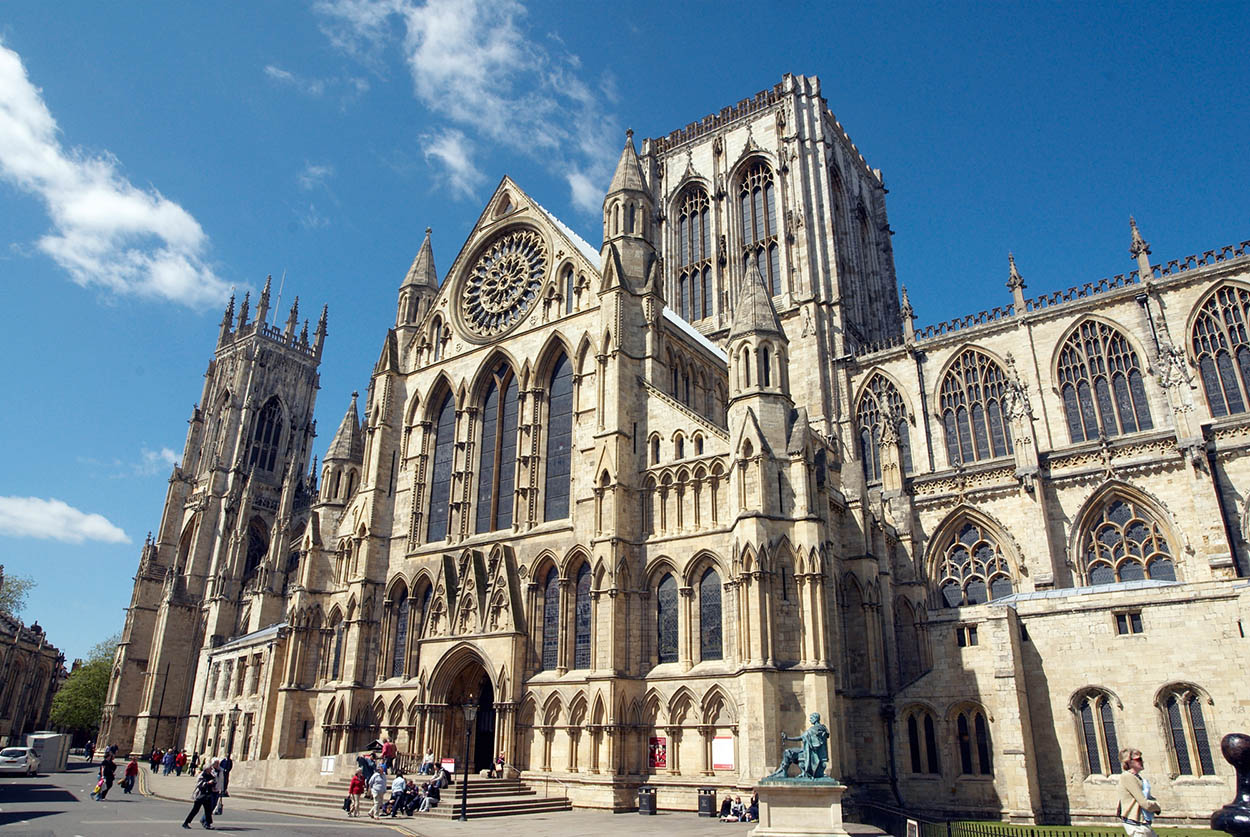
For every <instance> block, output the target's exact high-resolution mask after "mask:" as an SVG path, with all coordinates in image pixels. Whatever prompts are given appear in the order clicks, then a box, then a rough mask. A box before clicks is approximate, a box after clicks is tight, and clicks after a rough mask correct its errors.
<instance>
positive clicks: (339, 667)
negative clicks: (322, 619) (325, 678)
mask: <svg viewBox="0 0 1250 837" xmlns="http://www.w3.org/2000/svg"><path fill="white" fill-rule="evenodd" d="M345 633H346V630H345V629H344V626H343V623H342V622H339V623H338V624H337V625H335V626H334V663H333V665H331V666H330V679H331V680H342V679H343V636H344V634H345Z"/></svg>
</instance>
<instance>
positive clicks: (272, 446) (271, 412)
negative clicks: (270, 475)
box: [248, 397, 282, 471]
mask: <svg viewBox="0 0 1250 837" xmlns="http://www.w3.org/2000/svg"><path fill="white" fill-rule="evenodd" d="M281 442H282V404H281V403H280V402H279V401H278V399H277V398H276V397H274V398H270V399H269V401H268V402H266V404H265V406H264V408H263V409H262V410H261V411H260V415H259V416H257V418H256V430H255V432H254V433H253V434H252V451H251V454H250V455H249V459H248V464H249V465H255V466H257V467H258V468H260V469H261V470H262V471H272V470H273V468H274V465H275V464H276V463H277V458H278V448H279V447H280V446H281Z"/></svg>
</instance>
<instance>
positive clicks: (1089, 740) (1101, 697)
mask: <svg viewBox="0 0 1250 837" xmlns="http://www.w3.org/2000/svg"><path fill="white" fill-rule="evenodd" d="M1076 713H1077V716H1078V719H1079V721H1080V729H1081V743H1082V744H1083V745H1084V750H1085V764H1086V766H1087V767H1088V768H1089V774H1090V775H1091V776H1093V775H1097V774H1103V775H1110V774H1112V773H1119V772H1120V755H1119V753H1120V745H1119V743H1118V741H1117V739H1116V734H1115V713H1114V712H1113V711H1112V708H1111V699H1110V697H1109V696H1108V695H1107V693H1106V692H1102V691H1093V692H1090V693H1088V694H1086V695H1084V696H1083V697H1082V698H1081V699H1080V701H1078V703H1077V705H1076ZM1104 759H1105V762H1104Z"/></svg>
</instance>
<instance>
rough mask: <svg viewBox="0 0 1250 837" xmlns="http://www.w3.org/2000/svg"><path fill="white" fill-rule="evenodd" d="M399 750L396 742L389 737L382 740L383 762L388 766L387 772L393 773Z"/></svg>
mask: <svg viewBox="0 0 1250 837" xmlns="http://www.w3.org/2000/svg"><path fill="white" fill-rule="evenodd" d="M397 752H399V751H398V749H397V748H396V747H395V742H394V741H391V740H390V739H389V738H388V739H386V740H385V741H383V742H382V764H383V765H385V766H386V772H387V773H392V772H394V769H395V754H396V753H397Z"/></svg>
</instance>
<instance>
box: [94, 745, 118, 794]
mask: <svg viewBox="0 0 1250 837" xmlns="http://www.w3.org/2000/svg"><path fill="white" fill-rule="evenodd" d="M116 775H117V762H115V761H113V751H112V750H105V751H104V761H102V762H101V763H100V781H101V782H103V783H104V785H103V787H101V786H100V785H96V789H97V790H99V792H100V795H99V796H97V797H96V802H103V801H104V797H106V796H108V793H109V788H111V787H113V777H115V776H116Z"/></svg>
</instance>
